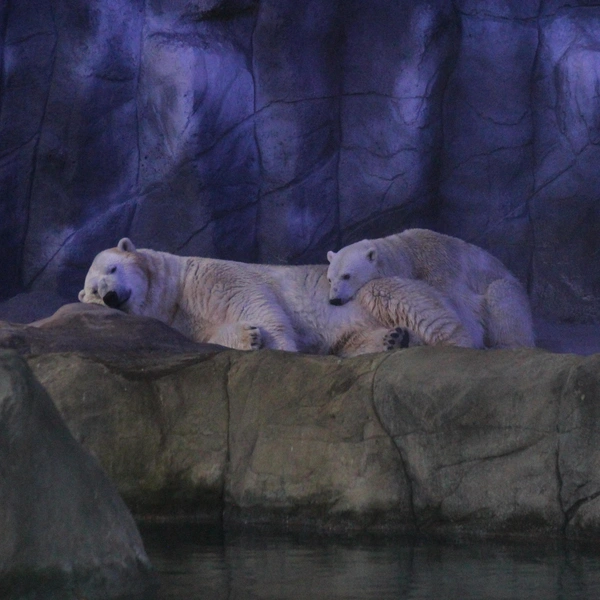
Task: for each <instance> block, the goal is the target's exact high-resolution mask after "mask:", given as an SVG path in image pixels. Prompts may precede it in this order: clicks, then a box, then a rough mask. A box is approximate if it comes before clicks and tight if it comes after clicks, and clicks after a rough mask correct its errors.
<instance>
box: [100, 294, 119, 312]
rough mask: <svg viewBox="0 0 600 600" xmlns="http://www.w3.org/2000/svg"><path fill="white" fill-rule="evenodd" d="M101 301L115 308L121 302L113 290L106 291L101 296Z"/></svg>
mask: <svg viewBox="0 0 600 600" xmlns="http://www.w3.org/2000/svg"><path fill="white" fill-rule="evenodd" d="M102 302H104V304H106V306H108V307H109V308H117V307H118V306H119V304H121V302H120V301H119V294H117V292H114V291H110V292H107V293H106V294H104V296H102Z"/></svg>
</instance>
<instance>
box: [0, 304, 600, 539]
mask: <svg viewBox="0 0 600 600" xmlns="http://www.w3.org/2000/svg"><path fill="white" fill-rule="evenodd" d="M72 310H73V309H72V308H71V309H69V307H67V310H66V315H67V316H68V317H69V318H65V316H64V315H63V317H61V315H60V314H58V315H57V316H56V317H55V318H54V319H51V320H50V322H52V323H54V325H53V327H51V328H48V329H47V330H46V332H45V335H46V336H47V339H46V340H45V342H44V343H43V344H42V343H41V342H40V341H39V340H38V341H35V343H34V340H35V339H36V338H35V335H37V334H36V331H38V330H40V329H43V327H36V326H15V325H2V327H1V328H0V331H2V330H4V331H8V332H9V333H10V335H14V331H13V330H12V329H11V328H15V327H19V335H21V336H22V339H25V340H30V341H28V342H27V343H22V344H20V345H18V349H19V351H20V352H22V353H23V354H24V355H25V356H27V360H28V362H29V365H30V367H31V369H32V370H33V372H34V374H35V375H36V377H37V378H38V380H39V381H40V382H41V383H42V385H43V386H44V387H45V388H46V389H47V390H48V392H49V394H50V395H51V397H52V399H53V400H54V402H55V404H56V406H57V408H58V409H59V411H60V413H61V415H62V417H63V418H64V420H65V422H66V423H67V424H68V426H69V428H70V430H71V433H72V435H73V436H74V438H75V439H76V440H77V441H79V442H80V443H81V444H82V445H83V446H84V447H86V448H87V449H88V450H89V451H90V452H91V453H92V454H93V455H95V456H96V458H97V459H98V460H99V462H100V463H101V465H102V466H103V468H104V469H105V470H106V472H107V473H108V475H109V476H110V477H111V479H112V480H113V481H114V482H115V484H116V485H117V487H118V489H119V491H120V493H121V494H122V495H123V497H124V498H125V499H126V501H127V502H128V504H129V506H130V507H131V508H132V509H133V510H134V511H135V512H136V513H137V514H138V515H141V516H156V515H161V516H171V517H172V516H178V517H182V516H184V517H188V518H191V517H193V518H209V519H221V518H223V519H224V520H225V522H228V523H233V522H240V521H241V522H258V523H263V524H275V523H277V524H279V525H284V526H286V527H303V528H305V527H308V528H326V529H331V528H341V529H363V530H366V529H368V530H379V531H381V530H384V531H392V530H394V531H398V530H400V531H417V532H422V533H432V534H436V535H437V534H441V535H449V536H456V535H463V534H475V535H495V536H531V537H538V538H539V537H548V536H550V537H556V536H559V537H560V536H568V537H570V538H576V539H592V540H593V539H597V536H598V531H599V524H600V500H599V499H600V455H599V453H598V450H597V448H598V447H600V437H599V436H600V430H599V429H598V427H597V425H596V424H597V422H598V419H597V417H598V415H597V414H596V413H597V412H598V410H597V406H598V405H599V402H600V396H599V395H600V379H599V377H598V366H599V365H598V360H599V358H598V356H599V355H592V356H588V357H582V356H577V355H573V354H555V353H551V352H546V351H543V350H539V349H538V350H520V351H479V350H465V349H448V348H445V349H443V348H427V347H422V348H413V349H408V350H400V351H395V352H390V353H381V354H372V355H365V356H360V357H356V358H353V359H339V358H336V357H327V356H325V357H318V356H309V355H302V354H294V353H286V352H274V351H258V352H238V351H233V350H221V349H219V348H215V347H211V348H203V347H200V348H198V351H197V352H192V351H190V348H189V346H188V345H186V344H187V342H186V343H184V345H183V346H182V347H181V350H180V351H177V350H176V347H177V343H178V340H177V339H176V338H170V339H169V338H167V337H165V338H164V339H162V340H161V339H159V335H158V334H157V329H156V328H155V326H154V324H153V323H152V322H151V320H148V319H140V318H139V317H130V316H126V315H121V316H119V317H118V325H117V326H118V330H119V331H120V332H121V336H122V339H123V341H122V342H121V346H119V347H117V346H115V342H114V337H115V327H116V326H115V322H114V321H113V320H111V318H108V315H109V314H110V313H111V312H114V311H108V310H93V311H84V312H83V313H82V314H83V315H85V318H84V319H83V318H80V319H79V320H77V321H76V323H77V328H75V327H74V326H73V323H74V321H71V320H70V319H74V318H75V317H76V316H77V314H76V313H72V312H71V311H72ZM80 316H81V315H80ZM42 324H43V322H42ZM11 332H12V333H11ZM129 333H131V338H132V348H133V349H135V351H134V352H130V351H128V350H127V348H126V340H127V339H128V336H129ZM10 335H9V336H4V337H0V345H5V344H6V343H7V342H6V340H8V343H10V341H11V339H14V338H11V337H10ZM30 335H31V336H32V337H31V338H29V337H28V336H30ZM52 336H54V337H55V338H56V340H57V341H56V343H54V344H53V343H51V342H50V341H49V340H50V338H51V337H52ZM144 336H146V339H147V344H148V348H147V351H146V352H142V353H139V354H138V352H139V349H140V346H141V345H142V339H143V338H144ZM90 337H93V338H95V344H94V345H91V344H89V343H82V341H81V339H82V338H83V339H87V338H90ZM69 339H70V340H71V345H72V347H71V350H72V351H68V349H69V348H68V343H69ZM36 344H37V345H36ZM57 348H60V352H56V349H57ZM218 350H220V351H218Z"/></svg>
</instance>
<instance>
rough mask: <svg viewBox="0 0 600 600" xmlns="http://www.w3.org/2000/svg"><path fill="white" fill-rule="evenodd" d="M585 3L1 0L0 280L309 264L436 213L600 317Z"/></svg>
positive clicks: (72, 290) (546, 305) (74, 280)
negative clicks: (163, 262)
mask: <svg viewBox="0 0 600 600" xmlns="http://www.w3.org/2000/svg"><path fill="white" fill-rule="evenodd" d="M599 39H600V6H598V5H597V3H593V2H589V1H588V0H522V1H520V2H506V1H505V0H477V1H475V0H453V1H452V0H436V1H435V2H431V1H425V0H410V1H404V2H400V3H391V2H388V1H386V0H372V1H370V2H367V3H365V2H358V1H356V0H345V1H344V2H331V1H330V0H311V1H310V2H302V3H299V2H297V1H296V0H175V1H171V2H162V1H160V0H148V1H145V2H144V1H142V0H103V1H102V2H100V1H98V0H79V1H77V2H65V1H64V0H29V1H28V2H19V1H17V0H9V1H8V2H4V3H2V5H1V6H0V69H1V70H2V75H3V77H2V81H3V85H2V87H1V88H0V107H1V108H0V196H1V197H2V199H3V200H2V209H1V210H2V213H0V217H1V218H0V259H1V261H2V264H3V265H4V268H3V270H2V272H1V273H0V294H1V295H2V297H4V298H6V297H10V296H13V295H14V294H16V293H17V292H18V291H19V290H27V291H31V290H34V291H42V292H44V291H45V292H47V293H51V292H57V293H59V294H60V295H61V296H63V297H64V298H66V299H67V300H69V301H74V300H75V298H76V294H77V292H78V291H79V289H81V287H82V283H83V279H84V275H85V272H86V271H87V268H88V267H89V265H90V263H91V261H92V258H93V256H94V255H95V254H96V253H97V252H98V251H100V250H103V249H105V248H107V247H110V246H114V245H115V244H116V242H117V241H118V240H119V239H120V238H121V237H123V236H129V237H131V238H132V239H133V240H134V242H135V243H136V245H138V246H139V247H151V248H154V249H156V250H165V251H170V252H174V253H178V254H188V255H201V256H214V257H219V258H226V259H237V260H245V261H254V262H280V263H308V262H325V252H326V251H327V250H330V249H334V250H337V249H339V247H340V246H341V245H343V244H346V243H349V242H353V241H356V240H358V239H361V238H362V237H367V236H368V237H379V236H381V235H384V234H388V233H391V232H396V231H400V230H402V229H404V228H406V227H410V226H415V225H419V226H427V227H432V228H434V229H436V230H438V231H441V232H443V233H450V234H452V235H457V236H458V237H461V238H463V239H466V240H467V241H470V242H474V243H476V244H479V245H481V246H483V247H484V248H486V249H488V250H490V251H491V252H492V253H493V254H494V255H496V256H497V257H499V258H500V259H501V260H502V261H503V262H505V263H506V265H507V266H508V267H509V268H510V269H511V270H513V271H514V272H515V274H516V275H517V276H518V277H519V278H520V280H521V281H522V282H523V283H524V284H525V285H526V286H527V289H528V291H529V292H530V296H531V299H532V302H533V306H534V310H535V312H536V313H537V314H539V315H541V316H543V317H544V318H547V319H550V320H553V321H560V320H563V321H572V322H581V323H583V322H596V323H598V322H600V292H599V290H600V275H598V273H599V271H598V269H597V268H596V262H597V261H596V260H595V257H596V256H597V254H598V251H599V249H600V246H599V244H600V235H599V227H600V226H599V223H600V218H599V216H600V215H599V214H598V211H599V208H598V206H599V205H598V200H597V199H598V194H597V190H598V189H599V188H600V182H599V180H598V177H599V172H598V169H597V164H598V162H599V159H600V157H599V152H600V150H599V145H598V144H599V141H600V137H599V130H598V122H599V119H598V113H599V107H598V102H597V95H596V93H595V90H596V89H597V87H598V80H599V75H598V73H600V69H598V65H599V64H600V52H599V48H600V45H599V44H598V40H599Z"/></svg>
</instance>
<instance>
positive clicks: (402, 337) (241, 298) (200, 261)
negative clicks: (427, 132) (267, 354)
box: [79, 238, 473, 356]
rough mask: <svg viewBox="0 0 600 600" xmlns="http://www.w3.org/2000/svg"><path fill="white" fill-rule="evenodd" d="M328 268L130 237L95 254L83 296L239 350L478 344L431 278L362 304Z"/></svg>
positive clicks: (391, 284) (378, 291)
mask: <svg viewBox="0 0 600 600" xmlns="http://www.w3.org/2000/svg"><path fill="white" fill-rule="evenodd" d="M326 272H327V266H326V265H312V266H276V265H256V264H248V263H239V262H234V261H226V260H217V259H210V258H199V257H181V256H176V255H173V254H169V253H166V252H157V251H154V250H148V249H139V250H138V249H136V248H135V246H134V245H133V243H132V242H131V240H129V239H128V238H123V239H122V240H121V241H120V242H119V244H118V245H117V247H116V248H110V249H108V250H104V251H103V252H100V253H99V254H98V255H97V256H96V258H95V259H94V261H93V263H92V265H91V267H90V269H89V271H88V274H87V276H86V279H85V286H84V289H83V290H81V292H80V293H79V300H80V301H82V302H91V303H98V304H105V305H107V306H109V307H111V308H116V309H119V310H122V311H124V312H127V313H130V314H135V315H142V316H150V317H154V318H157V319H159V320H161V321H163V322H164V323H167V324H168V325H170V326H172V327H173V328H175V329H177V330H178V331H180V332H181V333H183V334H184V335H186V336H188V337H190V338H191V339H194V340H196V341H199V342H210V343H215V344H221V345H224V346H229V347H231V348H237V349H240V350H253V349H258V348H261V347H265V348H273V349H279V350H289V351H300V352H309V353H315V354H328V353H332V354H337V355H339V356H351V355H356V354H361V353H366V352H378V351H383V350H387V349H391V348H394V347H406V346H407V345H419V344H422V343H425V344H437V345H450V346H462V347H471V346H472V345H473V344H472V340H471V338H470V337H469V335H468V333H467V332H466V331H465V329H464V327H463V326H462V324H461V323H460V321H459V319H458V317H457V315H456V313H455V312H454V310H453V309H452V308H451V307H450V306H449V305H448V304H447V303H446V301H445V299H444V298H443V296H442V295H441V294H439V293H438V292H436V291H435V290H434V289H433V288H431V287H430V286H429V285H428V284H426V283H423V282H416V281H410V280H403V279H401V278H389V279H382V280H375V281H372V282H369V284H368V285H366V286H365V287H364V289H363V290H361V291H360V293H359V294H358V295H357V302H354V303H351V304H348V305H347V306H345V307H341V308H335V307H332V306H331V305H330V304H329V301H328V294H329V284H328V282H327V278H326ZM409 342H410V344H409Z"/></svg>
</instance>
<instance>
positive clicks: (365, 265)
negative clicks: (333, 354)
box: [327, 229, 534, 348]
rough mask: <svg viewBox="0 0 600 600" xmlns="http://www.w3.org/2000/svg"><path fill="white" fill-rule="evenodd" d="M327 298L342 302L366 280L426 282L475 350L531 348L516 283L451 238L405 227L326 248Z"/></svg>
mask: <svg viewBox="0 0 600 600" xmlns="http://www.w3.org/2000/svg"><path fill="white" fill-rule="evenodd" d="M327 259H328V261H329V268H328V270H327V278H328V280H329V282H330V294H329V301H330V303H331V304H333V305H336V306H342V305H343V306H346V303H347V302H348V301H349V300H352V299H353V298H354V297H355V295H356V294H357V292H358V291H359V290H360V289H361V288H362V287H363V286H364V285H365V283H366V282H368V281H371V280H373V279H375V278H380V277H390V276H398V277H402V278H409V279H416V280H421V281H424V282H427V283H428V284H429V285H431V286H432V287H434V288H435V289H436V290H438V291H439V292H440V293H441V294H442V295H443V296H444V297H445V298H446V299H448V300H449V301H450V302H451V303H452V305H453V307H454V308H455V309H456V312H457V313H458V315H459V317H460V319H461V322H462V323H463V325H464V326H465V328H466V329H467V331H468V332H469V334H470V335H471V338H472V339H473V342H474V346H475V347H479V348H484V347H485V348H519V347H531V346H534V333H533V324H532V317H531V308H530V306H529V300H528V298H527V294H526V292H525V290H524V289H523V287H522V286H521V284H520V283H519V281H518V280H517V279H516V278H515V277H514V276H513V275H512V274H511V273H510V271H508V269H506V267H505V266H504V265H503V264H502V263H501V262H500V261H499V260H498V259H496V258H495V257H493V256H492V255H491V254H489V253H488V252H486V251H485V250H483V249H482V248H479V247H477V246H474V245H473V244H468V243H467V242H464V241H463V240H460V239H458V238H455V237H451V236H447V235H443V234H440V233H436V232H434V231H430V230H428V229H407V230H406V231H403V232H402V233H399V234H395V235H391V236H389V237H385V238H379V239H374V240H362V241H361V242H356V243H355V244H350V245H349V246H346V247H344V248H342V249H341V250H340V251H339V252H337V253H336V252H331V251H330V252H328V253H327Z"/></svg>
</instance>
